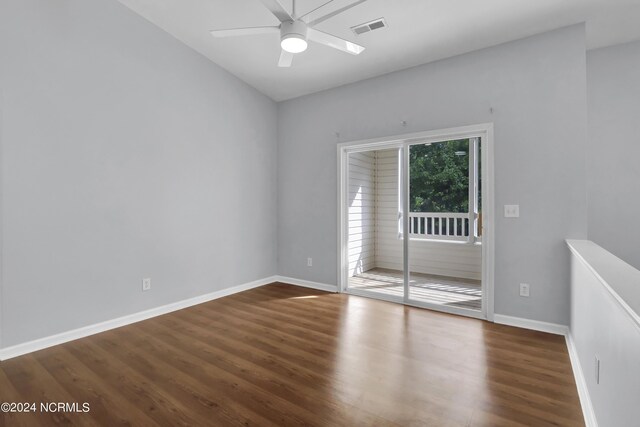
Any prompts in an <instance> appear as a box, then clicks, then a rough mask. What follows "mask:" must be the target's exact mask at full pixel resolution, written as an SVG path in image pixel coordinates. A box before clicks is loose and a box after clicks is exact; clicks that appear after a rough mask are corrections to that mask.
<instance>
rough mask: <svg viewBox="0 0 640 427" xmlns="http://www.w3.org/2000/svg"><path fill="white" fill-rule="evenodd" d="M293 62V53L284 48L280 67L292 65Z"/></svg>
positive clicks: (281, 53) (279, 62)
mask: <svg viewBox="0 0 640 427" xmlns="http://www.w3.org/2000/svg"><path fill="white" fill-rule="evenodd" d="M292 62H293V53H291V52H287V51H286V50H284V49H282V52H280V60H279V61H278V67H291V63H292Z"/></svg>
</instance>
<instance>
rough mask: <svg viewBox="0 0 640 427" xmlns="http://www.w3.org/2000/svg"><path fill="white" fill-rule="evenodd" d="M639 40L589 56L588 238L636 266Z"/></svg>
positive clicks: (639, 253) (639, 260) (639, 231)
mask: <svg viewBox="0 0 640 427" xmlns="http://www.w3.org/2000/svg"><path fill="white" fill-rule="evenodd" d="M639 70H640V42H635V43H629V44H624V45H618V46H613V47H608V48H603V49H597V50H593V51H590V52H589V53H588V55H587V76H588V79H587V82H588V108H589V147H588V151H587V158H588V163H587V165H588V168H587V185H588V197H589V211H588V212H589V213H588V218H589V240H593V241H594V242H596V243H598V244H599V245H600V246H602V247H604V248H606V249H607V250H609V251H610V252H612V253H613V254H615V255H617V256H618V257H620V258H622V259H624V260H625V261H627V262H628V263H629V264H631V265H633V266H634V267H636V268H638V269H640V250H638V242H640V227H639V226H638V211H639V210H640V197H638V194H639V193H638V183H640V168H638V166H637V160H638V158H639V157H640V75H639Z"/></svg>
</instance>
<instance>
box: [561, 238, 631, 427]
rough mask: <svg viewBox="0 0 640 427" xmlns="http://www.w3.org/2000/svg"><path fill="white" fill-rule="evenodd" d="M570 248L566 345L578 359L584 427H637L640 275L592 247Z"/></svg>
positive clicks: (582, 244) (584, 243)
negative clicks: (568, 317) (569, 292)
mask: <svg viewBox="0 0 640 427" xmlns="http://www.w3.org/2000/svg"><path fill="white" fill-rule="evenodd" d="M569 247H570V248H571V251H572V257H571V291H572V293H571V323H570V332H569V333H570V336H571V339H570V341H569V344H572V345H573V347H574V350H575V354H576V355H577V358H578V360H579V363H574V374H575V375H576V383H577V384H578V390H579V391H580V394H581V396H580V398H581V403H582V405H583V408H584V412H585V418H586V420H587V425H588V426H593V425H600V426H603V427H606V426H632V425H637V423H638V419H640V406H638V402H639V399H640V363H638V360H640V312H637V311H636V310H637V309H638V308H639V307H640V271H638V270H637V269H635V268H633V267H632V266H630V265H629V264H627V263H625V262H624V261H622V260H621V259H619V258H617V257H615V256H614V255H612V254H611V253H609V252H608V251H606V250H605V249H603V248H602V247H600V246H598V245H596V244H595V243H593V242H590V241H569ZM596 359H598V360H599V365H600V368H599V375H597V374H596V372H597V367H596ZM576 368H577V369H576ZM595 420H597V423H596V422H594V421H595Z"/></svg>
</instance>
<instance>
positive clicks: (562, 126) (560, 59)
mask: <svg viewBox="0 0 640 427" xmlns="http://www.w3.org/2000/svg"><path fill="white" fill-rule="evenodd" d="M584 37H585V35H584V25H576V26H572V27H568V28H564V29H560V30H556V31H552V32H549V33H545V34H541V35H537V36H534V37H530V38H527V39H523V40H519V41H515V42H511V43H506V44H503V45H500V46H496V47H492V48H489V49H484V50H480V51H477V52H473V53H469V54H465V55H461V56H457V57H454V58H450V59H447V60H443V61H439V62H435V63H431V64H426V65H422V66H418V67H415V68H411V69H408V70H404V71H399V72H395V73H391V74H388V75H385V76H381V77H377V78H374V79H370V80H365V81H362V82H358V83H354V84H350V85H346V86H343V87H340V88H336V89H332V90H327V91H325V92H320V93H317V94H314V95H309V96H305V97H302V98H298V99H294V100H291V101H287V102H283V103H280V104H278V108H279V115H278V120H279V129H280V134H279V148H278V227H279V230H278V272H279V274H281V275H284V276H290V277H296V278H300V279H304V280H310V281H315V282H321V283H329V284H335V283H337V273H336V272H337V265H336V264H337V254H336V248H337V244H336V238H337V237H336V236H337V231H336V230H337V223H336V222H337V216H336V210H337V207H336V206H337V195H336V188H337V183H336V181H337V162H336V154H335V153H336V144H337V143H339V142H345V141H356V140H362V139H368V138H378V137H384V136H391V135H399V134H404V133H409V132H418V131H424V130H434V129H445V128H452V127H457V126H463V125H470V124H478V123H487V122H493V123H494V129H495V133H494V137H495V141H494V142H495V192H496V194H495V200H496V206H495V212H497V213H500V212H502V205H505V204H519V205H520V218H518V219H512V218H503V217H501V216H497V217H496V222H495V239H496V241H495V247H496V251H495V258H496V259H495V313H496V314H503V315H508V316H515V317H522V318H527V319H532V320H538V321H543V322H549V323H557V324H568V321H569V306H570V298H569V292H570V286H569V283H570V279H569V255H568V253H567V251H566V248H565V244H564V239H566V238H585V237H586V233H587V228H586V224H587V218H586V209H587V205H586V185H585V179H584V177H585V154H584V141H585V140H586V137H587V134H586V120H587V118H586V65H585V62H586V59H585V40H584ZM403 121H406V126H403V124H402V122H403ZM336 133H338V134H339V137H336ZM302 229H304V230H308V231H307V232H305V233H300V232H299V230H302ZM308 256H313V259H314V264H313V267H312V268H308V267H307V266H306V258H307V257H308ZM519 283H529V284H530V285H531V297H529V298H521V297H520V296H519V292H518V284H519Z"/></svg>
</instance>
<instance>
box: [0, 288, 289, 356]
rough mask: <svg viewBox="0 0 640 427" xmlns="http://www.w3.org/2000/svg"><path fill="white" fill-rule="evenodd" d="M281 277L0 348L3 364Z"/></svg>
mask: <svg viewBox="0 0 640 427" xmlns="http://www.w3.org/2000/svg"><path fill="white" fill-rule="evenodd" d="M277 281H279V278H277V277H276V276H272V277H267V278H264V279H260V280H256V281H253V282H249V283H244V284H242V285H238V286H233V287H230V288H226V289H222V290H219V291H215V292H211V293H208V294H205V295H200V296H197V297H194V298H189V299H185V300H182V301H178V302H174V303H171V304H167V305H163V306H160V307H156V308H152V309H149V310H145V311H140V312H138V313H133V314H129V315H127V316H122V317H119V318H117V319H112V320H107V321H104V322H100V323H96V324H93V325H89V326H84V327H82V328H78V329H74V330H72V331H67V332H62V333H60V334H56V335H51V336H48V337H44V338H39V339H37V340H33V341H28V342H25V343H22V344H17V345H14V346H11V347H7V348H3V349H0V361H2V360H7V359H11V358H13V357H17V356H21V355H23V354H27V353H31V352H34V351H38V350H42V349H45V348H48V347H52V346H54V345H58V344H63V343H65V342H69V341H73V340H77V339H79V338H84V337H87V336H89V335H94V334H97V333H100V332H104V331H108V330H110V329H115V328H119V327H121V326H125V325H130V324H132V323H136V322H140V321H142V320H146V319H150V318H152V317H156V316H160V315H162V314H167V313H171V312H172V311H176V310H181V309H183V308H187V307H191V306H194V305H197V304H202V303H205V302H208V301H212V300H215V299H218V298H222V297H226V296H228V295H232V294H236V293H238V292H242V291H246V290H249V289H253V288H257V287H260V286H264V285H267V284H269V283H273V282H277Z"/></svg>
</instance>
